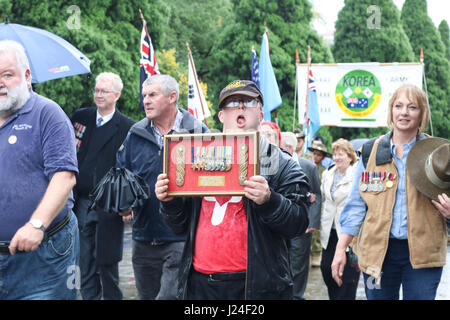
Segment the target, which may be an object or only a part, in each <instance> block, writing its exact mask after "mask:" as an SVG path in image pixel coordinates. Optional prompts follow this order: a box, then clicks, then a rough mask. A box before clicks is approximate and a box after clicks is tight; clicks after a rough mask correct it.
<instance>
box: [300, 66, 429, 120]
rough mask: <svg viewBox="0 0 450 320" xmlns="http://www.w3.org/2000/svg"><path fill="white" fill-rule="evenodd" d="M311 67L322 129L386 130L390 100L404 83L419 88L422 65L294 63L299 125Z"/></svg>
mask: <svg viewBox="0 0 450 320" xmlns="http://www.w3.org/2000/svg"><path fill="white" fill-rule="evenodd" d="M308 68H312V70H313V73H314V77H315V82H314V84H315V91H316V95H317V98H318V99H319V111H318V112H319V115H320V124H321V126H338V127H357V128H379V127H387V115H388V104H389V99H390V98H391V97H392V94H393V93H394V91H395V90H396V89H397V88H398V87H399V86H400V85H401V84H403V83H412V84H415V85H416V86H418V87H419V88H421V87H422V80H423V64H421V63H412V62H408V63H378V62H358V63H337V64H322V63H321V64H311V65H310V66H309V67H308V64H307V63H305V64H297V75H298V76H297V88H298V91H297V94H298V123H299V124H300V125H303V124H304V120H305V119H304V114H305V111H306V110H305V102H306V92H307V91H306V89H307V81H306V79H307V75H308Z"/></svg>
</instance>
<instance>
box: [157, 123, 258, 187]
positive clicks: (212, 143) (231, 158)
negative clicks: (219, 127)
mask: <svg viewBox="0 0 450 320" xmlns="http://www.w3.org/2000/svg"><path fill="white" fill-rule="evenodd" d="M163 173H165V174H167V175H168V177H169V190H168V195H169V196H216V195H221V196H239V195H244V193H245V192H244V181H245V180H247V179H248V178H250V177H251V176H254V175H258V174H259V133H258V132H242V133H206V134H179V135H166V136H164V166H163Z"/></svg>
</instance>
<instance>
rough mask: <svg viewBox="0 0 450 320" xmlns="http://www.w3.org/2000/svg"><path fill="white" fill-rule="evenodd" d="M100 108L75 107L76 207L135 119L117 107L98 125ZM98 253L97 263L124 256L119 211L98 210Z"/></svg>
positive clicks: (112, 159) (108, 164)
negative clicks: (77, 173) (110, 115)
mask: <svg viewBox="0 0 450 320" xmlns="http://www.w3.org/2000/svg"><path fill="white" fill-rule="evenodd" d="M96 117H97V108H96V107H90V108H82V109H78V110H76V111H75V112H74V113H73V114H72V116H71V117H70V120H71V121H72V124H73V125H74V129H75V138H76V143H77V158H78V168H79V172H80V173H79V175H78V177H77V184H76V186H75V188H74V195H75V207H74V212H75V213H77V212H78V207H77V202H78V199H79V198H80V197H83V198H88V196H89V193H90V192H91V191H92V189H93V188H94V187H95V185H96V184H97V183H98V182H99V181H100V180H101V179H102V178H103V176H104V175H105V174H106V173H107V172H108V171H109V169H110V168H111V167H114V166H115V164H116V153H117V150H118V149H119V148H120V146H121V145H122V143H123V141H124V140H125V137H126V136H127V133H128V130H129V129H130V127H131V126H132V125H133V124H134V122H135V121H134V120H132V119H130V118H128V117H127V116H125V115H123V114H122V113H120V112H119V110H117V109H116V111H115V113H114V115H113V117H112V118H111V120H110V121H108V122H107V123H105V124H104V125H103V126H101V127H100V128H97V127H96ZM97 215H98V225H97V228H98V229H97V246H96V257H97V263H98V264H111V263H115V262H117V261H120V260H122V244H123V229H124V226H123V221H122V218H121V217H120V216H118V215H111V214H109V213H104V212H98V213H97Z"/></svg>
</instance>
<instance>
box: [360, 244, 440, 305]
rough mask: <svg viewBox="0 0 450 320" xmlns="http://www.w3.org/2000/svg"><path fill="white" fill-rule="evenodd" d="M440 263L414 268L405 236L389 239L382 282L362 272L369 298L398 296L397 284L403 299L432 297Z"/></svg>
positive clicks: (429, 298)
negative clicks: (378, 282)
mask: <svg viewBox="0 0 450 320" xmlns="http://www.w3.org/2000/svg"><path fill="white" fill-rule="evenodd" d="M442 269H443V268H442V267H436V268H423V269H413V268H412V266H411V263H410V261H409V247H408V240H397V239H390V240H389V246H388V250H387V252H386V257H385V259H384V263H383V267H382V276H381V283H380V284H379V285H377V284H376V281H375V279H373V278H372V277H370V276H369V275H367V274H365V273H364V286H365V290H366V297H367V299H368V300H398V299H399V292H400V285H401V286H402V292H403V299H404V300H434V298H435V297H436V291H437V288H438V286H439V282H440V279H441V275H442Z"/></svg>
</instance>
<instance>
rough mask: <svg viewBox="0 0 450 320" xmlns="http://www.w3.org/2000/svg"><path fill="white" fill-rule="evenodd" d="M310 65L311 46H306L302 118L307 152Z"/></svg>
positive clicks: (305, 150)
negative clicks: (304, 95) (304, 96)
mask: <svg viewBox="0 0 450 320" xmlns="http://www.w3.org/2000/svg"><path fill="white" fill-rule="evenodd" d="M310 65H311V47H310V46H308V56H307V66H306V101H305V116H304V120H303V131H304V132H305V140H306V143H305V147H304V152H305V153H307V150H308V125H309V111H308V100H309V67H310Z"/></svg>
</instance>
